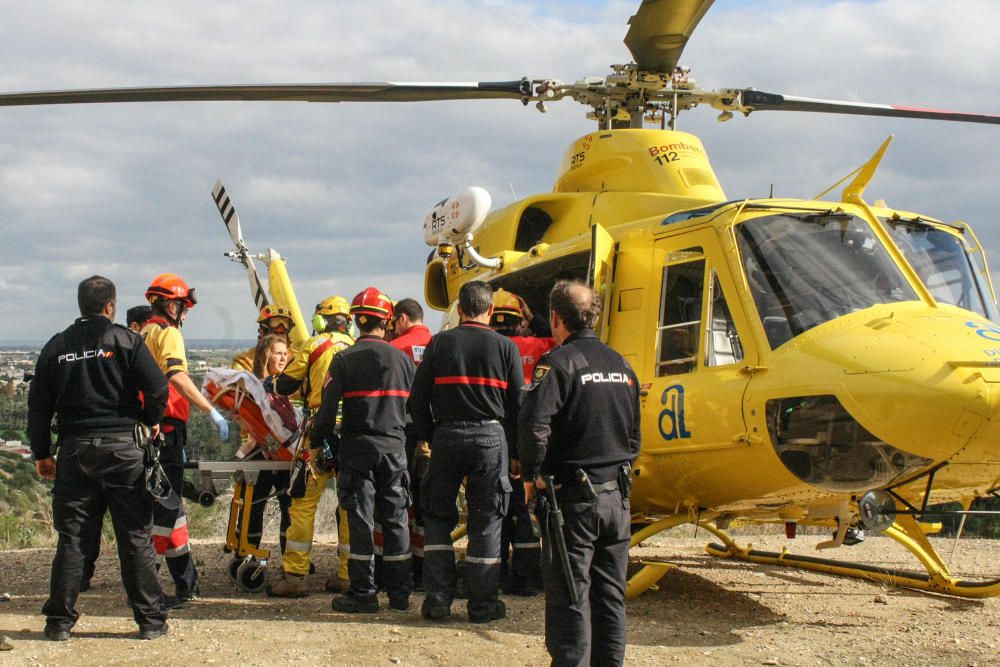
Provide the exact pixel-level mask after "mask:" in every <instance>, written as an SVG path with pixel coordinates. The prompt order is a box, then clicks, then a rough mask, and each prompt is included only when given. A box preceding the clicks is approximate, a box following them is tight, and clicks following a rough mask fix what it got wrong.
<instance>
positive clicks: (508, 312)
mask: <svg viewBox="0 0 1000 667" xmlns="http://www.w3.org/2000/svg"><path fill="white" fill-rule="evenodd" d="M522 319H524V313H523V312H522V311H521V302H520V301H518V299H517V295H516V294H513V293H512V292H508V291H507V290H505V289H502V288H501V289H498V290H496V291H494V292H493V317H491V318H490V326H491V327H493V328H494V329H510V328H513V327H516V326H518V325H519V324H521V320H522Z"/></svg>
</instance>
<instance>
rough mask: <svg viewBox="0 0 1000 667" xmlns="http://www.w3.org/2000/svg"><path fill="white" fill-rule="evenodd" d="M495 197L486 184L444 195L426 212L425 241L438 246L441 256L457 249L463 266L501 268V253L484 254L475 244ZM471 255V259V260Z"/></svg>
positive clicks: (469, 267)
mask: <svg viewBox="0 0 1000 667" xmlns="http://www.w3.org/2000/svg"><path fill="white" fill-rule="evenodd" d="M492 204H493V200H492V198H491V197H490V193H489V192H487V191H486V190H485V189H484V188H480V187H477V186H471V187H468V188H466V189H464V190H462V191H461V192H460V193H458V194H457V195H455V196H454V197H448V198H447V199H442V200H441V201H439V202H438V203H437V204H435V205H434V208H432V209H431V210H430V212H429V213H428V214H427V215H426V216H424V243H426V244H427V245H429V246H435V247H437V254H438V256H439V257H441V258H442V259H444V260H445V261H447V260H448V259H449V258H450V257H451V256H452V255H453V254H454V253H455V252H457V253H458V263H459V266H461V267H462V268H463V269H471V268H473V267H475V266H481V267H483V268H485V269H499V268H500V267H501V266H502V265H503V260H502V259H501V258H499V257H489V258H487V257H483V256H482V255H480V254H479V252H478V251H477V250H476V248H475V247H474V246H473V245H472V240H473V238H474V235H475V233H476V232H477V231H478V230H479V228H480V227H482V225H483V221H485V220H486V216H487V215H488V214H489V212H490V206H492ZM466 257H468V258H469V260H471V263H467V262H466V261H465V258H466Z"/></svg>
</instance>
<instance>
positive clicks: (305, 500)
mask: <svg viewBox="0 0 1000 667" xmlns="http://www.w3.org/2000/svg"><path fill="white" fill-rule="evenodd" d="M332 478H333V472H329V473H323V474H321V475H319V476H313V475H309V477H308V478H307V479H306V492H305V495H303V496H302V497H301V498H292V504H291V507H289V509H288V514H289V516H290V517H291V520H292V523H291V525H289V526H288V530H287V531H286V532H285V554H284V556H283V558H282V565H283V567H284V570H285V572H287V573H289V574H298V575H307V574H309V561H310V557H311V554H312V543H313V534H314V532H315V527H316V509H317V507H319V499H320V498H321V497H322V496H323V491H324V490H326V485H327V483H328V482H329V481H330V480H331V479H332ZM350 544H351V539H350V534H349V533H348V530H347V513H346V512H345V511H344V510H343V509H341V508H339V507H338V508H337V556H338V560H339V561H340V562H339V566H338V568H337V576H338V577H340V578H341V579H344V580H347V578H348V576H347V560H348V557H349V556H350V554H351V551H350Z"/></svg>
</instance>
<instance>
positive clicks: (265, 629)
mask: <svg viewBox="0 0 1000 667" xmlns="http://www.w3.org/2000/svg"><path fill="white" fill-rule="evenodd" d="M678 530H679V529H678ZM746 539H747V540H749V541H751V542H753V544H754V546H755V547H757V548H762V549H769V550H780V549H781V547H782V546H783V545H784V544H786V542H787V541H786V540H785V539H784V538H783V537H779V536H756V537H751V538H746ZM818 539H819V538H815V537H799V538H798V539H797V540H795V541H794V542H793V543H791V544H790V545H789V546H790V547H795V549H796V551H798V552H801V553H815V552H814V551H813V549H812V547H813V545H814V544H815V543H816V542H817V541H818ZM706 541H707V536H706V535H705V534H704V533H702V534H701V535H699V536H694V537H691V536H690V531H688V532H687V534H686V535H684V534H681V533H680V532H678V531H674V532H673V533H668V534H667V535H666V536H658V537H657V538H655V539H653V540H651V541H650V542H649V543H648V544H647V546H645V547H644V548H641V549H635V550H633V557H634V558H635V557H642V558H656V559H666V560H670V561H672V562H674V563H677V564H678V565H680V568H679V569H677V570H673V571H671V572H670V573H669V574H668V575H667V576H666V577H665V578H664V579H663V580H662V581H661V582H660V586H659V589H658V590H651V591H648V592H647V593H645V594H644V595H643V596H641V597H640V598H639V599H638V600H635V601H633V602H631V603H629V606H628V613H629V617H628V618H629V628H628V630H629V645H628V653H627V656H626V664H628V665H663V664H673V663H677V664H682V665H693V664H697V665H700V664H711V665H713V666H718V665H963V666H968V665H1000V601H998V600H995V599H994V600H986V601H967V600H957V599H949V598H944V597H941V596H936V595H930V594H925V593H917V592H912V591H906V590H898V589H889V588H886V587H884V586H880V585H877V584H874V583H871V582H867V581H859V580H846V579H840V578H834V577H830V576H826V575H822V574H814V573H808V572H802V571H796V570H791V569H787V568H780V567H770V566H763V565H749V564H741V563H736V562H732V561H728V560H719V559H715V558H712V557H710V556H708V555H706V554H705V552H704V549H703V546H704V544H705V542H706ZM319 542H320V544H319V545H318V547H317V550H316V551H314V553H316V554H317V556H318V557H317V567H318V568H319V574H318V575H316V576H314V577H311V585H312V589H313V592H312V594H310V596H309V597H307V598H305V599H303V600H299V601H286V600H275V599H270V598H267V597H265V596H263V595H247V594H242V593H240V592H238V591H237V590H236V587H235V585H234V584H232V583H231V582H230V581H229V580H228V578H227V577H226V574H225V572H224V569H223V568H224V565H225V563H226V559H228V556H226V555H224V554H223V553H222V550H221V543H220V542H219V541H199V542H197V543H196V544H195V553H196V557H197V559H198V562H199V566H200V571H201V592H202V597H201V599H199V600H198V601H196V602H193V603H191V604H189V605H187V606H186V607H185V608H183V609H181V610H178V611H176V612H174V613H173V614H172V615H171V619H170V634H169V635H168V636H167V637H165V638H162V639H159V640H157V641H154V642H140V641H137V640H136V639H135V626H134V624H133V622H132V619H131V613H130V611H129V609H128V608H127V606H126V604H125V598H124V593H123V591H122V588H121V584H120V582H119V580H118V567H117V563H116V560H115V555H114V553H113V549H112V548H111V547H106V548H105V553H104V554H103V555H102V557H101V560H100V562H99V563H98V573H97V576H96V577H95V586H94V588H93V589H92V590H91V591H90V592H88V593H84V594H83V595H81V597H80V601H79V603H78V609H79V611H80V612H81V613H82V616H81V618H80V621H79V623H78V624H77V626H76V628H75V630H74V635H73V639H72V640H71V641H69V642H65V643H53V642H47V641H45V640H44V639H43V637H42V632H41V630H42V627H43V619H42V617H41V616H40V615H39V609H40V607H41V606H42V603H43V602H44V599H45V597H46V593H47V586H48V574H49V566H50V561H51V558H52V551H51V550H43V549H35V550H24V551H13V552H7V553H4V554H3V556H2V557H0V592H6V593H9V594H10V596H11V599H10V600H9V601H4V602H0V634H2V635H6V637H7V638H8V640H9V642H10V644H12V645H13V649H12V650H10V651H7V652H0V664H19V665H34V664H70V663H72V664H73V665H74V667H82V666H84V665H119V664H152V663H155V662H160V661H163V662H162V663H161V664H172V665H185V664H186V665H194V664H228V665H232V664H243V665H276V664H290V663H292V662H299V663H300V664H323V665H334V664H335V665H380V664H385V665H393V664H399V665H431V664H434V665H463V666H467V665H526V664H546V663H547V662H548V658H547V656H546V654H545V647H544V644H543V638H542V608H543V602H542V599H541V598H540V597H536V598H529V599H525V598H514V597H509V596H508V597H507V598H506V601H507V605H508V617H507V619H505V620H503V621H499V622H495V623H492V624H489V625H485V626H483V625H471V624H469V623H467V622H465V616H464V611H465V610H464V604H463V603H462V602H461V601H459V602H457V603H456V605H455V606H454V607H453V612H456V613H455V614H454V615H453V616H452V619H451V620H449V621H447V622H444V623H438V622H435V623H432V622H429V621H424V620H422V619H421V618H420V613H419V603H420V601H421V596H420V595H419V594H415V595H414V598H413V601H414V602H415V604H414V605H413V609H412V610H411V611H410V612H407V613H399V612H393V611H389V610H388V609H385V610H383V611H380V612H379V613H378V614H374V615H370V616H368V615H365V616H361V617H357V616H350V615H346V614H340V613H336V612H333V611H331V608H330V596H329V595H328V594H326V593H323V592H322V586H323V581H324V579H325V577H326V574H327V573H328V572H329V571H330V570H331V568H332V567H333V565H334V561H335V557H336V547H335V542H334V538H333V537H332V536H330V537H322V538H320V540H319ZM936 543H937V545H938V548H939V550H940V551H941V553H942V554H943V556H944V558H945V559H946V560H947V559H948V557H949V556H950V554H951V550H952V544H953V542H952V541H950V540H937V541H936ZM840 552H841V553H837V554H836V555H837V556H838V557H843V556H850V557H851V558H853V559H855V560H859V561H864V562H869V563H877V564H879V565H880V566H885V567H893V566H897V567H902V568H907V569H912V568H913V561H912V559H910V558H909V557H908V555H907V553H906V552H904V551H903V550H902V549H901V548H900V547H898V546H897V545H896V544H895V543H894V542H892V541H891V540H889V539H887V538H869V539H868V541H867V542H865V543H864V544H862V545H859V546H856V547H853V548H850V549H846V548H844V549H841V550H840ZM998 556H1000V542H998V541H987V540H973V539H968V540H963V541H962V542H961V543H960V544H959V546H958V549H957V552H956V553H955V556H954V560H953V562H952V569H953V571H956V572H959V573H961V574H962V575H963V576H968V577H981V578H986V577H988V578H996V577H1000V558H998ZM277 566H278V563H277V561H275V562H273V563H272V567H273V568H274V567H277ZM274 571H275V570H272V572H274ZM171 588H172V587H171ZM383 602H384V601H383Z"/></svg>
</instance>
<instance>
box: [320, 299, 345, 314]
mask: <svg viewBox="0 0 1000 667" xmlns="http://www.w3.org/2000/svg"><path fill="white" fill-rule="evenodd" d="M316 314H317V315H322V316H323V317H330V316H332V315H343V316H344V317H349V316H350V314H351V304H350V303H349V302H348V301H347V299H345V298H344V297H342V296H328V297H327V298H325V299H323V300H322V301H320V302H319V303H317V304H316Z"/></svg>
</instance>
